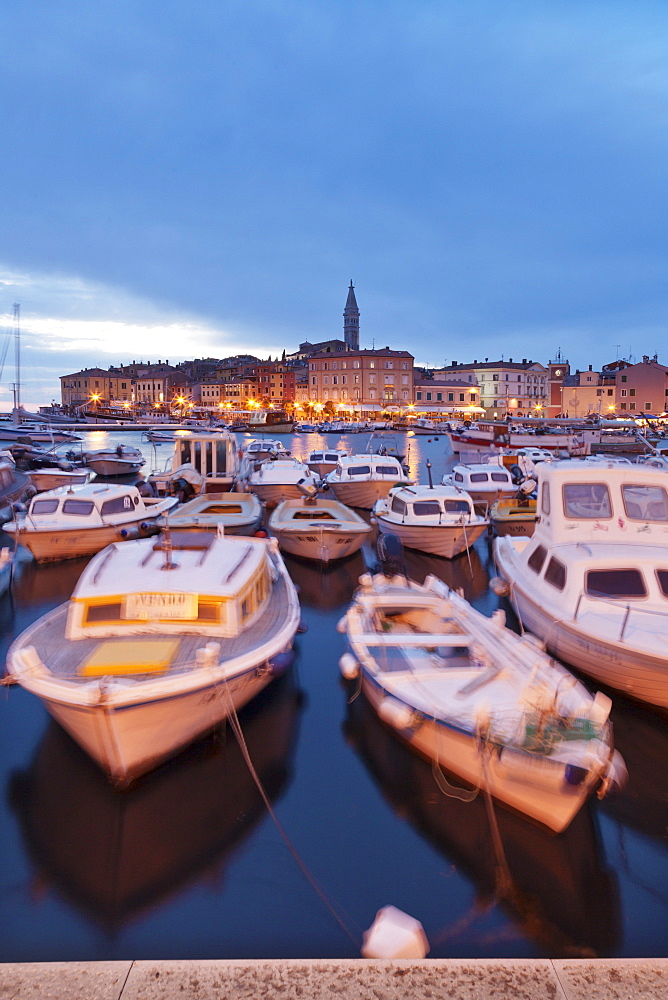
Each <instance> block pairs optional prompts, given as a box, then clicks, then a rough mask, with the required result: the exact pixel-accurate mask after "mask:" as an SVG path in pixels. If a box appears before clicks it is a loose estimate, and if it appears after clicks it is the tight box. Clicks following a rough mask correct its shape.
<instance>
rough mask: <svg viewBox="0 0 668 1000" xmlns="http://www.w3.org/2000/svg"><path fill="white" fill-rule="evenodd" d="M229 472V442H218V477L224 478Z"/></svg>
mask: <svg viewBox="0 0 668 1000" xmlns="http://www.w3.org/2000/svg"><path fill="white" fill-rule="evenodd" d="M226 472H227V442H226V441H216V475H218V476H223V475H225V473H226Z"/></svg>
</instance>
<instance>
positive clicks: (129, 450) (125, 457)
mask: <svg viewBox="0 0 668 1000" xmlns="http://www.w3.org/2000/svg"><path fill="white" fill-rule="evenodd" d="M82 458H83V462H84V465H87V466H88V468H89V469H92V471H93V472H94V473H95V474H96V475H97V476H128V475H130V474H131V473H133V472H139V470H140V469H141V467H142V465H144V456H143V455H142V453H141V452H140V451H139V449H138V448H133V447H132V446H131V445H127V444H119V445H117V446H116V447H115V448H99V449H98V450H97V451H84V452H83V455H82Z"/></svg>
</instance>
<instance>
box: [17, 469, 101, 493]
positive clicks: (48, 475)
mask: <svg viewBox="0 0 668 1000" xmlns="http://www.w3.org/2000/svg"><path fill="white" fill-rule="evenodd" d="M28 475H29V476H30V482H31V483H32V484H33V486H34V487H35V489H36V490H37V492H38V493H44V492H46V490H55V489H57V488H58V487H59V486H81V485H82V484H83V483H87V482H88V479H89V475H90V473H89V472H88V470H86V471H84V472H53V471H48V470H46V469H31V470H30V472H29V473H28Z"/></svg>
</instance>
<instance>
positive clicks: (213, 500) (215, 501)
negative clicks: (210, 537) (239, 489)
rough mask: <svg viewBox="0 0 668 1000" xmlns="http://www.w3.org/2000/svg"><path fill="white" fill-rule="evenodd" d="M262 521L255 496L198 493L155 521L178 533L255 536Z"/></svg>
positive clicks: (260, 506) (160, 525)
mask: <svg viewBox="0 0 668 1000" xmlns="http://www.w3.org/2000/svg"><path fill="white" fill-rule="evenodd" d="M261 521H262V504H261V503H260V501H259V500H258V498H257V497H256V496H255V494H254V493H236V492H232V491H230V492H229V493H201V494H200V495H199V496H196V497H193V499H192V500H188V501H187V502H186V503H184V504H181V505H180V506H178V507H176V508H175V509H174V510H172V511H171V512H169V513H167V514H163V515H161V516H160V517H159V518H158V525H159V527H161V528H162V527H165V526H168V527H169V528H171V529H172V530H178V531H213V532H217V531H218V529H219V527H221V528H222V529H223V531H224V532H225V534H226V535H254V534H255V532H256V531H257V530H258V528H259V527H260V522H261Z"/></svg>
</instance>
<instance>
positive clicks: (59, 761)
mask: <svg viewBox="0 0 668 1000" xmlns="http://www.w3.org/2000/svg"><path fill="white" fill-rule="evenodd" d="M301 701H302V695H301V691H299V690H298V689H297V687H296V684H295V681H294V678H293V677H292V672H290V674H288V675H285V676H284V677H283V678H281V679H280V680H278V681H276V682H274V683H273V684H271V685H270V686H269V687H268V688H266V689H265V691H263V692H262V693H261V694H260V695H259V696H258V697H257V698H256V699H254V701H253V702H252V703H251V704H249V705H248V706H247V708H246V710H244V711H243V712H242V713H240V715H239V720H240V723H241V726H242V729H243V732H244V736H245V740H246V744H247V748H248V753H249V755H250V759H251V761H252V763H253V766H254V767H255V769H256V771H257V773H258V775H259V778H260V781H261V783H262V785H263V787H264V790H265V792H266V794H267V795H268V797H269V799H270V800H272V801H275V800H276V799H277V798H278V797H279V796H280V795H281V794H282V793H283V792H284V791H285V789H286V787H287V785H288V782H289V781H290V780H291V779H292V754H293V750H294V746H295V741H296V730H297V722H298V717H299V713H300V708H301ZM9 798H10V802H11V805H12V807H13V809H14V811H15V813H16V815H17V816H18V819H19V823H20V827H21V832H22V835H23V840H24V844H25V847H26V850H27V852H28V854H29V856H30V858H31V861H32V863H33V865H34V868H35V878H36V881H37V883H38V884H40V885H43V884H46V885H47V886H53V887H54V888H55V889H56V890H57V892H58V893H59V894H61V895H62V896H63V897H64V898H65V899H66V900H67V901H69V902H70V903H72V904H73V905H74V906H76V907H77V908H78V909H80V910H81V911H83V912H84V913H85V914H86V915H87V916H88V917H89V918H90V919H92V920H94V921H95V922H96V923H98V924H99V925H100V926H102V927H104V928H105V929H106V930H108V931H110V932H115V931H116V930H118V929H119V928H120V927H121V926H123V925H124V924H126V923H127V922H129V921H130V920H134V919H137V918H139V917H140V916H142V915H143V914H144V913H145V912H146V911H147V910H149V909H151V908H153V907H155V906H157V905H159V904H162V903H163V902H165V901H168V900H169V899H170V897H173V896H174V895H175V894H176V893H178V892H180V891H182V890H185V889H186V888H187V887H188V886H189V885H191V884H192V883H195V882H197V881H203V880H204V879H206V880H207V881H209V880H210V878H211V876H213V877H214V878H215V880H216V881H220V877H221V874H222V871H223V869H224V867H225V866H226V865H227V864H228V863H229V861H230V859H231V857H232V855H233V853H234V851H235V850H236V849H237V848H238V847H239V845H240V844H241V843H242V842H243V841H244V840H245V839H246V838H247V837H248V836H249V835H250V833H251V832H252V830H253V828H254V827H255V826H256V825H257V824H258V823H259V822H260V821H261V820H262V819H263V818H264V817H265V816H266V815H267V813H266V807H265V805H264V803H263V800H262V798H261V796H260V793H259V791H258V789H257V787H256V785H255V783H254V780H253V778H252V776H251V773H250V771H249V769H248V766H247V764H246V761H245V759H244V757H243V755H242V752H241V750H240V748H239V745H238V743H237V740H236V739H235V737H234V735H233V734H232V732H231V730H229V729H228V730H218V731H217V732H216V733H215V734H213V735H211V736H209V737H207V738H206V739H204V740H202V741H200V742H199V743H197V744H194V745H193V746H191V747H190V748H189V749H188V750H186V751H184V753H182V754H181V755H180V756H179V757H177V758H175V759H174V760H172V761H170V762H168V763H166V764H164V765H163V766H162V767H161V768H159V769H158V770H157V771H155V772H153V773H152V774H150V775H147V776H145V777H144V778H142V779H139V780H138V781H137V782H136V784H135V785H134V786H133V788H132V789H131V790H130V791H126V792H122V791H117V790H115V789H114V788H113V787H112V786H111V785H109V784H108V782H107V781H106V779H105V777H104V775H103V774H102V773H101V772H100V770H99V768H98V767H97V766H96V765H95V764H94V763H93V762H92V761H91V760H90V758H89V757H88V756H87V755H86V754H85V753H84V752H83V751H82V750H81V749H80V748H79V747H78V746H77V744H75V743H74V742H73V741H72V740H71V739H70V737H69V736H68V735H67V734H66V733H65V732H64V730H62V729H61V728H60V727H59V726H58V725H57V724H56V723H54V722H52V723H51V724H50V726H49V728H48V729H47V731H46V733H45V735H44V737H43V739H42V741H41V743H40V744H39V746H38V748H37V751H36V754H35V757H34V759H33V761H32V764H31V765H30V768H29V769H28V770H27V771H25V772H15V773H14V774H13V775H12V776H11V778H10V783H9Z"/></svg>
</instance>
